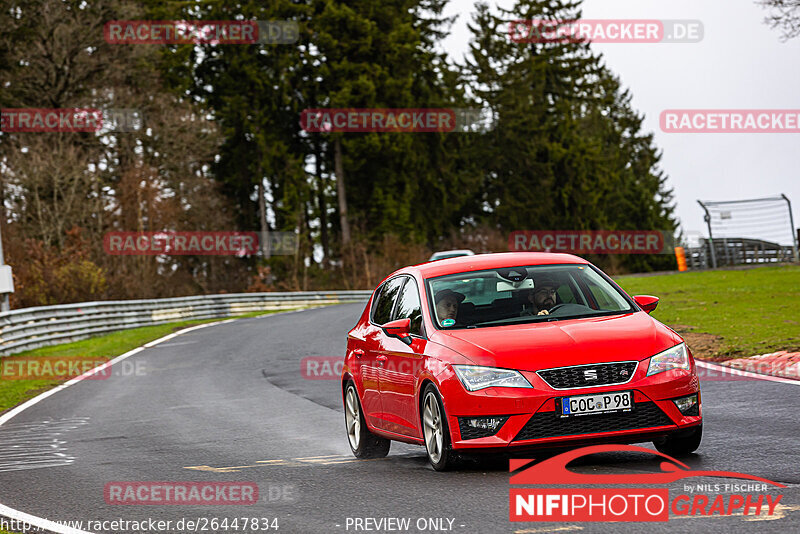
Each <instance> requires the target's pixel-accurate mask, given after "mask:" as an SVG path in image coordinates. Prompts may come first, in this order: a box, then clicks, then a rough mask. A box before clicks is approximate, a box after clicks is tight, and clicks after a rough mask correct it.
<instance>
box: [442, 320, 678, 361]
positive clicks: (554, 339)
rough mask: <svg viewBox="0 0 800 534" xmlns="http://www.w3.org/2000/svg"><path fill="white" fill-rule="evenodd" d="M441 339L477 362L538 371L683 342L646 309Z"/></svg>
mask: <svg viewBox="0 0 800 534" xmlns="http://www.w3.org/2000/svg"><path fill="white" fill-rule="evenodd" d="M437 334H439V335H440V336H441V341H440V343H442V344H444V345H447V346H449V347H450V348H451V349H453V350H455V351H457V352H459V353H461V354H462V355H464V356H465V357H467V358H468V359H470V360H471V361H473V362H474V363H475V364H476V365H487V366H493V367H504V368H508V369H519V370H521V371H538V370H540V369H548V368H551V367H562V366H567V365H582V364H590V363H601V362H612V361H622V360H636V361H640V360H643V359H645V358H649V357H650V356H652V355H654V354H657V353H659V352H661V351H663V350H666V349H668V348H670V347H672V346H674V345H676V344H678V343H680V342H681V341H682V340H681V338H680V337H679V336H678V335H677V334H675V333H674V332H673V331H672V330H670V329H669V328H667V327H666V326H664V325H663V324H661V323H659V322H658V321H656V320H655V319H653V318H652V317H650V316H649V315H647V313H645V312H637V313H628V314H625V315H614V316H610V317H592V318H584V319H565V320H560V321H552V322H543V323H533V324H522V325H519V324H518V325H508V326H496V327H485V328H469V329H462V330H447V331H443V330H440V331H438V332H437Z"/></svg>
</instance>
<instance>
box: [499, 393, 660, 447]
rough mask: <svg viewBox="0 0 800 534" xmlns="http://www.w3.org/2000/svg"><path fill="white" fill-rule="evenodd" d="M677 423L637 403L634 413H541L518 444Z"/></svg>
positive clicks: (524, 429)
mask: <svg viewBox="0 0 800 534" xmlns="http://www.w3.org/2000/svg"><path fill="white" fill-rule="evenodd" d="M674 424H675V423H673V422H672V420H671V419H670V418H669V417H667V414H665V413H664V412H663V411H662V410H661V408H659V407H658V406H656V404H655V403H654V402H639V403H636V404H635V405H634V407H633V410H632V411H630V412H619V413H609V414H600V415H594V414H592V415H576V416H573V417H564V418H562V417H559V416H558V415H556V412H539V413H535V414H533V416H531V418H530V419H529V420H528V422H527V423H525V426H524V427H522V430H520V431H519V434H517V436H516V437H515V438H514V441H522V440H524V439H539V438H552V437H556V436H572V435H577V434H596V433H599V432H614V431H618V430H636V429H640V428H650V427H656V426H667V425H674Z"/></svg>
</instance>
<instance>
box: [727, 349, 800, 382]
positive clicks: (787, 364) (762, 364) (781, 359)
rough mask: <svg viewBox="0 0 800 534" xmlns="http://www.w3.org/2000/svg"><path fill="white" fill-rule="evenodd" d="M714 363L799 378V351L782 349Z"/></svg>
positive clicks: (743, 369)
mask: <svg viewBox="0 0 800 534" xmlns="http://www.w3.org/2000/svg"><path fill="white" fill-rule="evenodd" d="M715 363H717V365H723V366H725V367H730V368H731V369H738V370H741V371H747V372H750V373H756V374H761V375H766V376H775V377H780V378H788V379H792V380H800V352H787V351H785V350H782V351H778V352H771V353H768V354H759V355H757V356H750V357H749V358H735V359H732V360H726V361H724V362H715Z"/></svg>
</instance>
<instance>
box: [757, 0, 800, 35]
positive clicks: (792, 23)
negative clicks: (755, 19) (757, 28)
mask: <svg viewBox="0 0 800 534" xmlns="http://www.w3.org/2000/svg"><path fill="white" fill-rule="evenodd" d="M759 3H760V4H761V5H762V6H764V7H766V8H768V9H769V10H770V13H769V15H768V16H767V18H766V19H765V22H766V23H767V24H769V25H770V27H771V28H781V29H782V30H783V37H782V38H783V40H788V39H792V38H794V37H797V36H798V35H800V0H761V1H760V2H759Z"/></svg>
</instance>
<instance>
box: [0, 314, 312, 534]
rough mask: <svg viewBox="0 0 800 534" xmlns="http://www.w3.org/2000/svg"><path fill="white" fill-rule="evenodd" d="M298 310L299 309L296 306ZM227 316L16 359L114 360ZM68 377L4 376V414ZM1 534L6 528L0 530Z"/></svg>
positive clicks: (0, 399) (0, 388)
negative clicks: (184, 330) (157, 340)
mask: <svg viewBox="0 0 800 534" xmlns="http://www.w3.org/2000/svg"><path fill="white" fill-rule="evenodd" d="M293 309H296V308H293ZM279 311H291V310H270V311H260V312H252V313H248V314H244V315H237V316H236V319H242V318H247V317H257V316H260V315H267V314H271V313H277V312H279ZM220 320H223V319H205V320H200V321H182V322H177V323H166V324H161V325H155V326H144V327H142V328H132V329H130V330H122V331H120V332H113V333H111V334H106V335H103V336H97V337H92V338H89V339H84V340H81V341H75V342H72V343H64V344H61V345H52V346H49V347H42V348H39V349H34V350H29V351H25V352H21V353H19V354H14V355H13V358H15V359H16V358H31V357H37V356H59V357H62V356H63V357H69V356H81V357H85V358H87V359H88V358H103V359H111V358H114V357H115V356H119V355H120V354H124V353H126V352H128V351H129V350H133V349H135V348H136V347H139V346H141V345H144V344H145V343H148V342H150V341H153V340H154V339H158V338H160V337H164V336H166V335H168V334H171V333H172V332H175V331H177V330H180V329H183V328H187V327H189V326H195V325H198V324H204V323H210V322H214V321H220ZM64 381H65V380H57V379H38V380H2V379H0V413H2V412H3V411H5V410H8V409H10V408H13V407H14V406H16V405H18V404H21V403H23V402H25V401H26V400H28V399H30V398H33V397H35V396H36V395H38V394H39V393H41V392H43V391H45V390H48V389H50V388H52V387H54V386H57V385H58V384H60V383H62V382H64ZM0 534H3V531H2V530H0Z"/></svg>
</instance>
